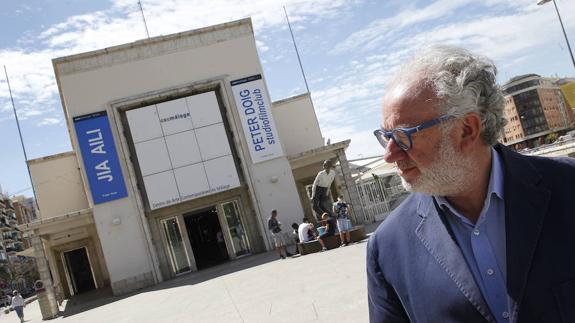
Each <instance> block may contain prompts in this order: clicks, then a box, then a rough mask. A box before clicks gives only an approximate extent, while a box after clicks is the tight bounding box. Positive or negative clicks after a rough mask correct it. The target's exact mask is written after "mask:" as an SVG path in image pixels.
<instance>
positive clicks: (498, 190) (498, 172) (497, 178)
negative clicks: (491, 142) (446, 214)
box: [435, 147, 504, 224]
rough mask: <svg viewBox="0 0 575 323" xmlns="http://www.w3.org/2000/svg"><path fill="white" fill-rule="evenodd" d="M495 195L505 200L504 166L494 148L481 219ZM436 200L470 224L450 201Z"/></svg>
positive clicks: (442, 198) (439, 197)
mask: <svg viewBox="0 0 575 323" xmlns="http://www.w3.org/2000/svg"><path fill="white" fill-rule="evenodd" d="M494 194H495V196H497V197H499V198H500V199H501V200H503V198H504V195H503V165H502V164H501V158H500V157H499V154H498V153H497V151H496V150H495V149H493V147H491V174H490V175H489V186H488V187H487V194H486V195H485V202H484V206H483V207H484V210H483V211H482V212H481V213H482V215H481V217H483V213H484V211H485V208H486V206H487V205H488V204H489V203H490V201H491V198H492V196H493V195H494ZM435 199H436V200H437V203H439V205H440V206H441V207H447V208H448V209H449V210H450V211H451V213H453V214H455V215H456V216H457V217H458V218H459V219H461V220H463V221H464V222H466V223H467V222H469V220H467V218H465V217H464V216H462V215H461V214H460V213H459V212H457V210H455V209H454V208H453V207H452V206H451V204H450V203H449V201H447V199H446V198H445V197H443V196H435ZM479 222H481V219H479V220H478V221H477V223H478V224H479Z"/></svg>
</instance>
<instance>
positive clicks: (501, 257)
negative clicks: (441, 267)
mask: <svg viewBox="0 0 575 323" xmlns="http://www.w3.org/2000/svg"><path fill="white" fill-rule="evenodd" d="M491 156H492V158H491V175H490V177H489V186H488V189H487V194H486V197H485V202H484V204H483V209H482V210H481V213H480V215H479V218H478V219H477V223H475V224H473V223H472V222H471V221H469V219H467V218H466V217H465V216H464V215H463V214H461V213H460V212H458V211H457V210H456V209H455V208H454V207H453V206H452V205H451V204H450V203H449V202H448V201H447V199H445V198H444V197H436V200H437V202H438V203H439V205H440V206H441V208H442V209H443V210H444V212H445V214H446V218H447V221H448V222H449V225H450V226H451V229H452V231H453V234H454V235H455V239H456V240H457V243H458V245H459V248H460V249H461V251H462V253H463V256H464V257H465V261H466V262H467V265H468V266H469V269H470V270H471V273H472V274H473V278H475V282H476V283H477V285H478V286H479V289H480V290H481V294H482V295H483V297H484V298H485V301H486V302H487V304H488V305H489V308H490V309H491V312H492V314H493V316H494V317H495V319H496V320H497V322H510V319H511V318H510V316H511V313H512V309H513V308H514V304H513V301H512V300H511V298H509V297H508V295H507V287H506V286H507V285H506V282H507V276H506V274H507V261H506V246H505V203H504V195H503V176H504V174H503V167H502V164H501V160H500V157H499V155H498V153H497V152H496V151H495V149H493V148H492V149H491Z"/></svg>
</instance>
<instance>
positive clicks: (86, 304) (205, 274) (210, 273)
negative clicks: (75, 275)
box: [60, 247, 293, 318]
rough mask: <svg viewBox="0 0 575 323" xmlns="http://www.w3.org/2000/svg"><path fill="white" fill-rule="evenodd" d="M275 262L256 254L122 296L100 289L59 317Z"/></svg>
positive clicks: (273, 256) (266, 255)
mask: <svg viewBox="0 0 575 323" xmlns="http://www.w3.org/2000/svg"><path fill="white" fill-rule="evenodd" d="M291 248H293V247H291ZM291 248H290V249H291ZM276 260H278V261H279V258H278V255H277V253H276V252H266V253H261V254H256V255H253V256H248V257H244V258H240V259H237V260H234V261H230V262H226V263H223V264H221V265H217V266H214V267H211V268H206V269H203V270H200V271H197V272H192V273H189V274H184V275H182V276H179V277H176V278H174V279H171V280H168V281H164V282H162V283H160V284H158V285H155V286H152V287H148V288H144V289H141V290H138V291H136V292H132V293H129V294H126V295H122V296H114V295H113V294H112V290H111V288H100V289H97V290H94V291H91V292H87V293H83V294H79V295H76V296H74V297H72V298H71V299H69V300H67V301H65V303H64V304H63V305H62V306H60V309H61V310H60V316H61V317H64V318H65V317H70V316H73V315H76V314H79V313H82V312H84V311H89V310H91V309H95V308H97V307H100V306H104V305H106V304H110V303H113V302H116V301H119V300H122V299H125V298H128V297H131V296H134V295H138V294H141V293H147V292H153V291H158V290H163V289H170V288H175V287H181V286H185V285H195V284H199V283H203V282H206V281H208V280H211V279H214V278H218V277H221V276H225V275H228V274H231V273H234V272H238V271H241V270H244V269H248V268H253V267H256V266H260V265H263V264H266V263H268V262H272V261H276ZM62 308H63V310H62Z"/></svg>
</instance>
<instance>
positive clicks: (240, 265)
mask: <svg viewBox="0 0 575 323" xmlns="http://www.w3.org/2000/svg"><path fill="white" fill-rule="evenodd" d="M368 231H370V230H368ZM366 241H367V240H365V241H363V242H361V243H358V244H355V245H350V246H347V247H343V248H338V249H333V250H329V251H326V252H323V253H316V254H311V255H306V256H301V257H294V258H288V259H287V260H279V259H278V258H279V257H278V256H277V254H276V253H273V252H269V253H265V254H258V255H255V256H250V257H246V258H243V259H239V260H236V261H233V262H230V263H227V264H224V265H221V266H217V267H213V268H209V269H206V270H202V271H199V272H196V273H192V274H187V275H183V276H180V277H178V278H176V279H173V280H169V281H166V282H164V283H162V284H159V285H156V286H154V287H151V288H147V289H144V290H142V291H140V292H138V293H135V294H131V295H127V296H124V297H113V296H111V295H103V296H102V293H106V292H107V291H105V290H104V291H98V293H95V294H87V295H81V296H82V298H76V299H73V300H71V301H69V302H67V303H65V304H63V306H62V307H61V311H62V313H61V315H60V317H58V318H56V319H54V321H60V320H61V321H65V322H82V323H92V322H138V323H141V322H209V323H213V322H226V323H229V322H246V323H247V322H262V323H263V322H265V323H268V322H289V323H298V322H301V323H304V322H306V323H314V322H367V321H368V313H367V289H366V274H365V249H366ZM290 249H291V250H292V251H293V247H291V248H290ZM95 297H97V298H96V299H90V298H95ZM25 318H26V321H27V322H41V321H42V320H41V315H40V309H39V308H38V303H37V302H34V303H32V304H29V305H28V306H27V307H26V308H25ZM4 322H18V319H17V317H16V315H15V314H14V313H13V312H11V313H10V314H8V315H6V314H1V316H0V323H4Z"/></svg>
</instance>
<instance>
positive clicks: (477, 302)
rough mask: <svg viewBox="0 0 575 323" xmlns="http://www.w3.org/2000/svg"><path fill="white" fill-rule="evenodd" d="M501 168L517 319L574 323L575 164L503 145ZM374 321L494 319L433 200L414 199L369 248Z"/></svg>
mask: <svg viewBox="0 0 575 323" xmlns="http://www.w3.org/2000/svg"><path fill="white" fill-rule="evenodd" d="M495 149H496V150H497V151H498V152H499V154H500V156H501V160H502V162H503V168H504V170H505V179H504V194H505V195H504V196H505V225H506V232H505V235H506V250H507V291H508V294H509V296H510V297H511V298H513V299H514V300H515V302H516V304H517V306H516V309H515V312H514V313H512V315H511V317H514V318H515V319H516V321H517V322H546V323H547V322H575V159H573V158H545V157H528V156H523V155H520V154H518V153H515V152H513V151H511V150H509V149H507V148H505V147H504V146H501V145H497V146H495ZM367 283H368V297H369V317H370V321H371V322H409V321H411V322H442V323H445V322H466V323H473V322H486V321H488V322H493V321H495V320H494V317H493V314H492V313H491V312H490V309H489V307H488V305H487V303H486V301H485V299H484V298H483V296H482V294H481V292H480V290H479V287H478V286H477V284H476V283H475V280H474V279H473V276H472V274H471V271H470V270H469V268H468V267H467V264H466V262H465V259H464V257H463V255H462V253H461V250H460V249H459V247H458V246H457V244H456V242H455V239H454V238H453V236H452V234H450V232H449V229H448V227H446V225H445V224H444V222H443V221H442V217H441V216H440V215H439V213H438V210H437V208H436V205H435V203H434V200H433V198H432V197H430V196H428V195H424V194H420V193H414V194H411V196H409V197H408V198H407V199H406V200H405V201H404V202H403V203H402V204H401V205H400V206H399V207H398V208H397V209H396V210H394V211H393V212H392V213H391V214H390V215H389V217H388V218H387V219H386V220H385V221H384V222H383V223H382V224H381V225H380V226H379V228H378V229H377V231H376V232H375V233H374V234H373V235H372V237H371V238H370V239H369V243H368V246H367Z"/></svg>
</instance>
